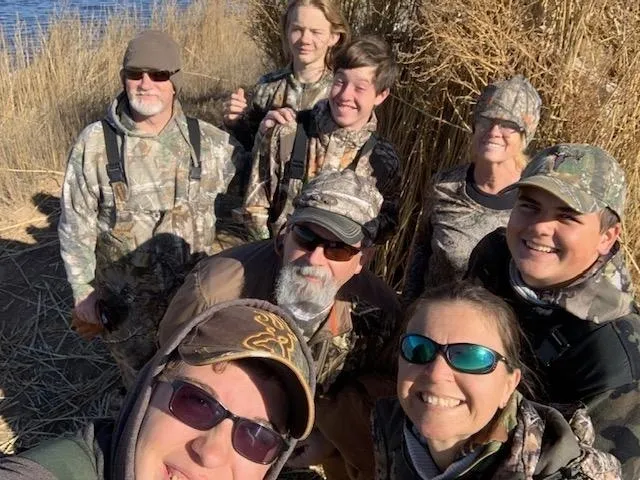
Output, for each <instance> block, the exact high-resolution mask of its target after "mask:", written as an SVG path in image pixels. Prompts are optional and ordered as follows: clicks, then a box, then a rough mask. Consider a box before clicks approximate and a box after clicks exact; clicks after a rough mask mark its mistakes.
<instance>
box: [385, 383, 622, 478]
mask: <svg viewBox="0 0 640 480" xmlns="http://www.w3.org/2000/svg"><path fill="white" fill-rule="evenodd" d="M406 424H407V419H406V416H405V415H404V413H403V412H402V408H401V407H400V403H399V402H398V401H397V400H396V399H385V400H381V401H379V402H378V403H377V404H376V407H375V410H374V421H373V434H374V445H375V450H374V451H375V457H376V476H375V478H376V480H411V479H416V480H419V479H420V478H421V477H420V476H419V475H418V474H417V473H416V471H415V469H414V468H413V467H412V466H411V465H410V464H409V461H410V460H409V458H408V456H407V455H406V453H405V452H404V448H403V446H402V445H403V442H404V439H403V429H404V427H405V425H406ZM551 438H553V442H551V441H549V439H551ZM592 440H593V426H592V425H591V422H590V420H589V417H588V415H587V414H586V412H585V410H584V409H579V410H577V411H575V412H574V413H573V415H572V416H571V418H570V419H569V421H567V420H565V418H563V416H562V415H561V413H560V412H559V411H557V410H555V409H553V408H551V407H548V406H545V405H541V404H538V403H534V402H530V401H528V400H526V399H524V398H522V396H521V395H520V394H519V393H518V392H516V393H514V394H513V395H512V396H511V399H510V400H509V402H508V403H507V405H506V407H505V408H504V409H503V410H502V411H501V412H500V414H499V415H498V416H497V417H496V418H495V419H494V420H493V421H492V423H490V424H489V425H488V426H487V427H485V428H484V429H483V430H481V431H480V432H478V433H477V434H476V435H474V436H472V437H471V438H470V439H469V440H468V441H467V442H466V443H465V444H464V445H463V447H462V449H461V452H460V454H459V457H458V458H462V457H463V456H465V455H469V454H470V453H471V452H478V453H479V455H478V457H477V458H476V459H475V460H474V462H473V464H472V465H471V466H470V467H469V468H467V469H466V470H465V471H464V472H463V473H461V474H460V475H457V476H455V477H452V476H446V477H443V478H491V479H492V480H529V479H533V478H536V479H540V480H542V479H576V480H578V479H579V480H586V479H592V480H596V479H597V480H618V479H622V478H623V477H622V476H621V472H620V462H619V461H618V460H617V459H616V458H615V457H614V456H613V455H611V454H608V453H605V452H602V451H599V450H597V449H595V448H594V447H593V446H592Z"/></svg>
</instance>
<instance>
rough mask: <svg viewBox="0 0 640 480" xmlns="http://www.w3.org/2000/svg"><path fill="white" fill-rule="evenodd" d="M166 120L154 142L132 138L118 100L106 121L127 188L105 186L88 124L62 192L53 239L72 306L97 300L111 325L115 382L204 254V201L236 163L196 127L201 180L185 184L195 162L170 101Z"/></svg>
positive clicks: (209, 129) (224, 145)
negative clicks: (94, 295)
mask: <svg viewBox="0 0 640 480" xmlns="http://www.w3.org/2000/svg"><path fill="white" fill-rule="evenodd" d="M174 112H175V113H174V117H173V119H172V120H171V121H170V123H169V124H168V125H167V126H166V127H165V129H164V130H163V131H162V132H161V133H160V134H159V135H149V134H144V133H141V132H137V131H136V130H135V123H134V122H133V120H132V119H131V117H130V115H129V113H128V107H127V102H126V99H125V96H124V94H122V95H121V96H119V97H118V98H117V99H116V100H115V101H114V102H113V104H112V106H111V108H110V111H109V114H108V116H107V120H108V121H109V122H110V123H111V125H113V126H114V127H115V128H116V129H117V130H118V131H120V132H122V133H123V134H124V137H121V138H123V139H124V140H119V143H120V142H122V144H120V145H119V147H120V149H121V150H122V151H123V152H124V166H125V176H126V181H127V183H126V184H124V183H121V182H118V183H117V184H114V186H113V187H112V185H110V183H109V177H108V175H107V170H106V164H107V155H106V148H105V143H104V136H103V130H102V124H101V123H100V122H96V123H94V124H91V125H89V126H88V127H87V128H86V129H85V130H84V131H83V132H82V133H81V134H80V137H79V138H78V140H77V142H76V143H75V145H74V146H73V148H72V149H71V153H70V155H69V161H68V165H67V171H66V175H65V181H64V186H63V190H62V199H61V207H62V214H61V218H60V223H59V227H58V232H59V236H60V250H61V255H62V258H63V260H64V263H65V268H66V270H67V278H68V280H69V283H70V284H71V287H72V289H73V294H74V299H75V301H76V302H78V301H80V300H82V299H83V298H85V297H86V296H87V295H88V294H90V293H91V292H92V291H93V290H94V289H95V290H97V291H98V294H99V297H100V299H101V300H102V308H103V313H105V314H106V315H107V316H110V317H111V318H110V319H109V320H110V322H111V325H110V326H108V329H110V330H109V331H107V333H106V334H105V335H104V339H105V341H106V342H107V344H108V345H109V347H110V349H111V351H112V353H113V354H114V357H115V358H116V360H117V361H118V363H119V364H120V365H121V366H122V368H123V373H125V374H126V371H128V370H129V369H130V368H129V367H131V368H132V369H133V370H135V369H137V368H139V367H140V366H141V365H142V364H143V363H144V361H146V359H147V358H148V357H149V356H150V354H152V353H153V350H154V341H153V340H154V337H155V331H156V328H157V324H158V322H159V320H160V318H161V316H162V312H163V310H164V308H165V307H166V305H167V303H168V301H169V299H170V295H171V293H173V291H174V290H175V288H177V286H178V285H179V284H180V283H181V282H182V280H183V278H184V276H185V275H186V273H187V272H188V271H189V269H190V268H191V267H192V266H193V264H194V263H195V262H196V261H197V260H198V259H199V258H200V257H202V256H204V255H207V254H210V253H212V248H213V240H214V239H215V222H216V218H215V212H214V208H213V205H214V201H215V199H216V197H217V195H218V194H219V193H220V192H223V191H225V189H226V187H227V185H228V184H229V182H230V180H231V178H232V177H233V175H234V173H235V171H236V168H237V166H239V165H241V164H242V162H244V161H245V159H246V157H245V155H244V150H243V149H242V148H241V147H240V146H239V145H238V144H237V143H236V142H235V141H233V140H232V139H231V138H230V137H229V135H228V134H226V133H224V132H222V131H221V130H219V129H217V128H215V127H213V126H212V125H210V124H207V123H205V122H199V124H200V131H201V152H202V153H201V158H200V160H201V165H200V166H201V169H202V174H201V179H200V180H195V179H191V178H190V177H189V170H190V165H191V162H192V161H196V160H195V153H194V151H193V147H192V146H191V145H190V143H189V141H188V138H189V137H188V133H187V124H186V119H185V117H184V115H183V113H182V109H181V107H180V104H179V103H178V102H176V103H175V105H174ZM196 162H197V161H196ZM127 365H128V366H127Z"/></svg>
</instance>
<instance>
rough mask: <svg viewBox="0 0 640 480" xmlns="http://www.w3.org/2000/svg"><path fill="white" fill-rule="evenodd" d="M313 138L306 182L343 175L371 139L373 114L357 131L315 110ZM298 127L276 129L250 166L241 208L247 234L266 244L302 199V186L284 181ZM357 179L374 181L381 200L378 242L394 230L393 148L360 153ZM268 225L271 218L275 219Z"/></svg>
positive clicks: (324, 107)
mask: <svg viewBox="0 0 640 480" xmlns="http://www.w3.org/2000/svg"><path fill="white" fill-rule="evenodd" d="M312 118H313V121H314V122H315V126H316V133H317V136H313V137H310V138H309V143H308V150H307V152H308V154H307V172H306V181H308V180H310V179H312V178H313V177H315V176H316V175H317V174H318V173H320V172H322V171H326V170H340V171H341V170H344V169H345V168H347V167H349V166H350V165H351V163H352V162H353V161H354V159H355V158H356V156H357V154H358V152H359V151H360V149H361V148H362V146H363V145H364V144H365V143H366V142H367V140H369V138H370V137H371V135H373V134H374V132H375V130H376V126H377V119H376V117H375V114H374V115H372V117H371V119H370V120H369V122H368V123H367V124H366V125H365V126H364V127H363V128H362V129H360V130H358V131H351V130H347V129H344V128H340V127H339V126H338V125H337V124H336V123H335V122H334V121H333V119H332V118H331V112H330V109H329V105H328V102H327V101H321V102H319V103H318V104H317V105H316V107H315V108H314V109H313V112H312ZM296 128H297V123H289V124H286V125H278V126H276V127H274V129H273V130H272V131H271V135H269V136H266V137H264V139H263V142H262V145H261V146H260V148H258V146H257V145H256V148H254V151H253V165H252V169H251V176H250V180H249V186H248V188H247V194H246V198H245V202H244V206H245V211H246V222H247V228H248V229H249V231H250V232H251V233H252V234H253V236H254V237H256V238H262V239H264V238H269V237H270V236H271V235H275V234H276V233H277V232H278V231H279V229H280V228H281V227H282V225H284V223H285V221H286V218H287V215H289V214H290V213H292V212H293V200H294V199H295V198H296V197H297V196H298V195H299V194H300V191H301V189H302V186H303V184H304V181H303V180H298V179H290V180H289V181H288V182H287V181H286V179H287V176H286V175H285V171H286V169H287V165H288V163H289V162H290V161H291V154H292V152H293V144H294V140H295V136H296ZM354 171H355V173H357V174H358V175H360V176H368V177H373V178H375V180H376V188H377V189H378V190H379V191H380V193H381V194H382V196H383V198H384V202H383V205H382V210H381V212H380V215H379V219H378V222H379V226H378V229H377V230H378V235H379V239H382V238H384V237H386V236H387V235H388V234H390V233H391V232H393V231H394V230H395V229H396V227H397V225H398V212H399V201H400V184H401V180H402V178H401V171H400V161H399V158H398V155H397V153H396V151H395V149H394V148H393V146H392V145H391V144H390V143H388V142H386V141H385V140H382V139H378V142H377V143H376V145H375V147H374V148H373V150H372V151H370V152H362V155H361V157H360V159H359V161H358V164H357V166H356V167H355V169H354ZM274 212H275V213H276V214H277V218H275V219H274V220H273V221H272V222H270V220H269V217H270V215H271V216H275V215H274Z"/></svg>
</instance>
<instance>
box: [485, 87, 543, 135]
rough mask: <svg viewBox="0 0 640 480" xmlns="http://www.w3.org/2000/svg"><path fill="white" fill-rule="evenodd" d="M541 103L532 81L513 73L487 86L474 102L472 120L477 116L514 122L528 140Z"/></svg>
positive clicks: (536, 123)
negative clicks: (511, 75)
mask: <svg viewBox="0 0 640 480" xmlns="http://www.w3.org/2000/svg"><path fill="white" fill-rule="evenodd" d="M541 107H542V100H541V99H540V95H538V92H537V91H536V89H535V88H533V85H531V83H530V82H529V80H527V79H526V78H525V77H524V76H522V75H516V76H515V77H513V78H510V79H509V80H503V81H500V82H495V83H491V84H489V85H487V86H486V88H485V89H484V90H483V91H482V93H481V94H480V97H479V98H478V102H477V103H476V107H475V109H474V122H475V121H477V119H478V117H484V118H492V119H499V120H507V121H509V122H513V123H515V124H516V125H518V127H519V128H520V130H521V131H522V132H523V133H524V136H525V144H528V143H529V142H530V141H531V140H532V139H533V135H534V134H535V132H536V128H537V127H538V122H539V121H540V108H541Z"/></svg>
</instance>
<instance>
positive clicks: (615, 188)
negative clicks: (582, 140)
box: [501, 143, 627, 220]
mask: <svg viewBox="0 0 640 480" xmlns="http://www.w3.org/2000/svg"><path fill="white" fill-rule="evenodd" d="M520 187H537V188H541V189H542V190H545V191H547V192H549V193H551V194H552V195H554V196H556V197H558V198H559V199H560V200H562V201H563V202H564V203H566V204H567V205H568V206H569V207H571V208H572V209H574V210H575V211H576V212H579V213H595V212H599V211H601V210H603V209H604V208H607V207H608V208H610V209H611V210H612V211H613V212H614V213H615V214H616V215H617V216H618V218H619V219H621V220H622V218H623V214H624V202H625V195H626V188H627V186H626V182H625V178H624V171H623V170H622V168H621V167H620V165H619V164H618V162H617V161H616V160H615V158H613V157H612V156H611V155H609V154H608V153H607V152H606V151H604V150H603V149H601V148H599V147H595V146H593V145H586V144H569V143H565V144H560V145H555V146H553V147H549V148H546V149H544V150H542V151H540V152H539V153H537V154H536V155H535V157H534V158H533V159H532V160H531V162H529V164H528V165H527V167H526V168H525V169H524V171H523V172H522V177H521V179H520V181H519V182H517V183H515V184H513V185H511V186H509V187H507V188H506V189H504V190H503V191H502V192H507V191H510V190H513V189H514V188H520ZM502 192H501V193H502Z"/></svg>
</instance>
